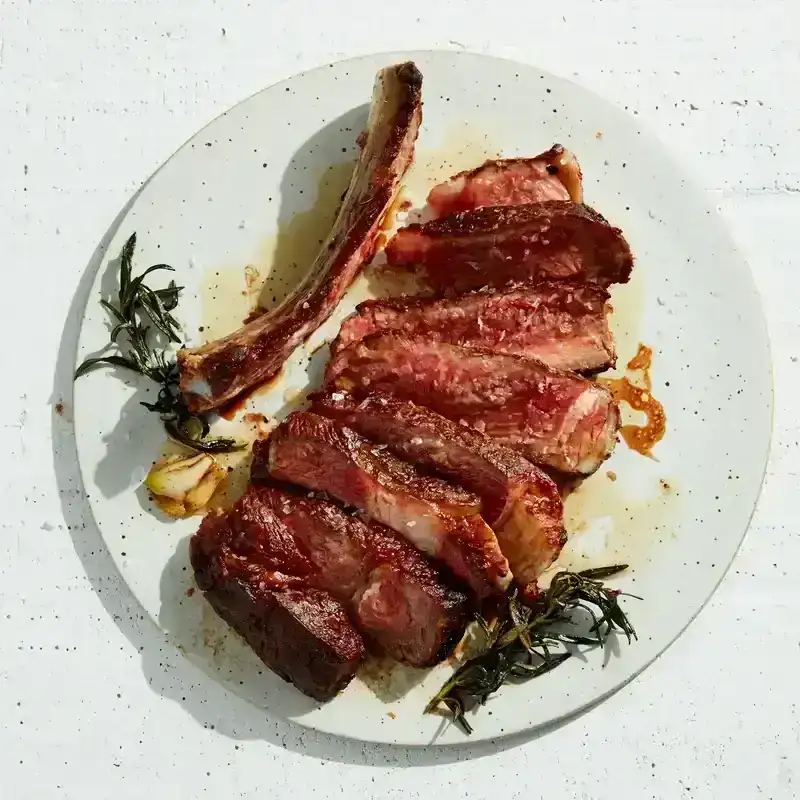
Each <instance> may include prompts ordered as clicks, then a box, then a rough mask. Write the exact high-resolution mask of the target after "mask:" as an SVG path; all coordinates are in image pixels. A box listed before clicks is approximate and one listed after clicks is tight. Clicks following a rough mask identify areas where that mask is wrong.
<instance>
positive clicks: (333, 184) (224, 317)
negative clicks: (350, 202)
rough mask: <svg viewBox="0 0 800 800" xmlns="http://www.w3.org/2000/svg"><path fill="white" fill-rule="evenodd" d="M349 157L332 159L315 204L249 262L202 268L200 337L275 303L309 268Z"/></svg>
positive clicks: (348, 171)
mask: <svg viewBox="0 0 800 800" xmlns="http://www.w3.org/2000/svg"><path fill="white" fill-rule="evenodd" d="M352 174H353V162H343V163H338V164H331V165H330V166H329V167H328V168H327V169H326V170H325V171H324V172H323V174H322V175H321V176H320V179H319V183H318V185H317V193H316V198H315V200H314V203H313V206H312V207H311V208H309V209H307V210H305V211H298V212H297V213H295V214H293V215H291V216H290V217H289V218H288V219H287V220H285V221H283V222H281V223H279V225H278V230H277V232H276V233H275V234H273V235H272V236H268V237H266V238H265V239H264V240H263V241H262V242H261V244H260V245H259V247H258V249H257V251H256V252H255V253H254V254H253V256H252V258H251V259H250V261H249V263H246V264H238V265H233V266H230V265H229V266H220V267H214V268H210V269H208V270H207V271H206V274H205V276H204V280H203V292H202V330H201V335H202V338H203V341H206V342H210V341H213V340H214V339H218V338H220V337H221V336H225V335H227V334H229V333H232V332H233V331H235V330H236V329H237V328H239V327H241V325H242V324H243V322H244V321H245V320H247V319H252V318H254V316H257V315H258V313H259V312H263V311H270V310H271V309H273V308H275V307H276V306H277V305H279V304H280V303H281V302H282V301H283V300H284V299H285V298H286V297H287V295H289V293H290V292H291V291H292V289H293V288H294V287H295V286H297V285H298V284H299V283H300V281H301V279H302V278H303V276H304V275H305V274H306V273H307V272H308V270H309V269H310V267H311V264H312V263H313V261H314V259H315V258H316V256H317V253H318V252H319V249H320V245H321V244H322V243H323V242H324V240H325V237H326V236H327V235H328V233H330V230H331V227H332V226H333V221H334V219H335V217H336V213H337V212H338V210H339V206H340V205H341V201H342V195H343V194H344V192H345V191H346V190H347V186H348V184H349V182H350V177H351V176H352Z"/></svg>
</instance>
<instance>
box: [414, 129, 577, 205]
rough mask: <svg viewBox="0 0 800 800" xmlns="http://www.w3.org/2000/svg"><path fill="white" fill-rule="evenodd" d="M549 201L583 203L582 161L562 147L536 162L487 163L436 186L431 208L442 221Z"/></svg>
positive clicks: (520, 159)
mask: <svg viewBox="0 0 800 800" xmlns="http://www.w3.org/2000/svg"><path fill="white" fill-rule="evenodd" d="M545 200H573V201H574V202H576V203H582V202H583V185H582V175H581V168H580V165H579V164H578V160H577V159H576V158H575V156H574V155H573V154H572V153H570V152H569V151H568V150H565V149H564V148H563V147H562V146H561V145H560V144H554V145H553V146H552V147H551V148H550V149H549V150H548V151H546V152H544V153H541V154H540V155H538V156H535V157H534V158H504V159H497V160H494V161H487V162H486V163H485V164H482V165H481V166H480V167H477V168H476V169H472V170H467V171H464V172H459V173H458V175H454V176H453V177H452V178H450V179H449V180H447V181H445V182H444V183H441V184H439V185H438V186H435V187H434V188H433V189H432V190H431V192H430V194H429V195H428V205H429V206H430V207H431V208H432V209H433V210H434V212H436V215H437V216H439V217H444V216H446V215H448V214H454V213H456V212H457V211H470V210H472V209H473V208H480V207H481V206H511V205H521V204H523V203H541V202H543V201H545Z"/></svg>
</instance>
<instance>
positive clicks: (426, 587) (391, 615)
mask: <svg viewBox="0 0 800 800" xmlns="http://www.w3.org/2000/svg"><path fill="white" fill-rule="evenodd" d="M268 453H269V445H268V443H267V442H256V444H255V446H254V448H253V477H254V480H258V479H259V478H261V479H263V477H264V475H265V473H268V469H269V463H268V460H269V455H268ZM255 491H257V492H258V495H259V498H260V499H261V500H262V501H263V502H264V503H266V504H267V505H268V506H269V507H270V508H271V509H272V510H273V511H274V513H275V515H276V516H277V517H278V518H279V519H280V520H281V521H282V522H283V523H284V525H286V527H287V528H288V529H289V530H290V531H291V532H292V534H293V535H294V537H295V540H296V541H297V542H298V544H299V546H300V547H302V549H303V550H304V551H305V552H306V553H307V554H308V557H309V559H310V561H311V562H312V563H313V566H314V570H315V573H314V574H315V580H316V581H317V584H318V586H319V587H320V588H322V589H325V590H326V591H328V592H330V593H331V594H332V595H333V596H334V597H336V598H337V599H338V600H340V601H341V602H342V603H343V604H344V606H345V607H346V608H347V610H348V613H349V615H350V618H351V619H352V620H353V622H354V624H355V626H356V628H358V630H359V631H360V632H361V633H362V634H363V635H364V636H365V637H366V639H367V643H368V646H369V647H370V649H374V648H373V645H374V646H375V647H377V649H378V650H379V651H380V652H382V653H384V654H385V655H388V656H390V657H391V658H394V659H396V660H398V661H403V662H404V663H406V664H410V665H411V666H413V667H428V666H431V665H433V664H436V663H438V662H439V661H441V660H442V659H443V658H445V657H446V656H447V655H448V654H449V653H450V651H451V650H452V648H453V647H454V646H455V644H456V643H457V642H458V641H459V640H460V639H461V636H462V635H463V632H464V626H465V624H466V621H467V615H466V612H467V597H466V595H464V594H463V593H462V592H459V591H456V590H455V589H453V588H452V587H450V586H449V585H448V584H447V582H446V581H445V580H444V578H443V576H442V575H441V574H440V573H439V572H438V571H437V570H436V569H435V568H434V567H433V566H432V565H431V564H430V563H428V561H427V559H426V558H425V556H423V555H422V554H421V553H420V552H419V551H418V550H417V549H416V548H415V547H413V546H412V545H411V544H409V543H408V542H407V541H406V540H405V539H403V538H402V537H401V536H400V535H399V534H397V533H395V532H394V531H392V530H390V529H389V528H386V527H384V526H383V525H379V524H378V523H375V522H364V521H362V520H361V519H359V518H358V517H355V516H353V515H352V514H347V513H346V512H345V511H344V510H343V509H342V508H340V507H339V506H337V505H335V504H334V503H330V502H328V501H326V500H323V499H320V498H317V497H308V496H307V494H306V493H305V492H298V491H295V490H290V489H288V488H286V487H284V486H276V485H270V484H267V485H263V486H258V488H257V489H255Z"/></svg>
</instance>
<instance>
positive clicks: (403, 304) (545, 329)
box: [331, 282, 616, 373]
mask: <svg viewBox="0 0 800 800" xmlns="http://www.w3.org/2000/svg"><path fill="white" fill-rule="evenodd" d="M607 300H608V292H607V291H606V290H605V289H603V288H601V287H599V286H595V285H593V284H573V283H564V282H543V283H539V284H534V285H526V284H523V285H521V286H512V287H509V288H507V289H484V290H482V291H476V292H470V293H467V294H462V295H459V296H457V297H452V298H434V299H431V298H419V297H405V298H396V299H389V300H367V301H366V302H364V303H361V304H360V305H359V306H358V308H357V309H356V311H355V313H354V314H351V315H350V316H349V317H348V318H347V319H346V320H345V321H344V322H343V323H342V327H341V329H340V331H339V335H338V337H337V338H336V339H335V340H334V342H333V344H332V345H331V351H332V352H333V354H334V355H335V354H336V353H338V352H339V351H340V350H343V349H344V348H345V347H348V346H349V345H351V344H352V343H353V342H357V341H360V340H361V339H363V338H364V337H365V336H369V335H371V334H373V333H376V332H378V331H396V332H398V333H403V334H406V335H420V336H422V335H424V336H428V337H429V338H431V339H436V340H437V341H442V342H450V343H451V344H460V345H463V346H464V347H479V348H482V349H484V350H491V351H492V352H494V353H516V354H518V355H521V356H526V357H528V358H538V359H539V360H540V361H544V363H545V364H548V365H550V366H551V367H556V368H558V369H568V370H574V371H577V372H587V373H595V372H602V371H603V370H606V369H609V368H610V367H613V366H614V364H615V363H616V353H615V349H614V336H613V334H612V333H611V330H610V328H609V326H608V308H609V307H608V305H607Z"/></svg>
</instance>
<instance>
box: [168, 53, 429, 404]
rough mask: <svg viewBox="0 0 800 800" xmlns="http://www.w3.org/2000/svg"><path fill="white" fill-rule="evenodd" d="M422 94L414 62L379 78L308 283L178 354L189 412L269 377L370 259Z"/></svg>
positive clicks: (402, 168) (403, 166)
mask: <svg viewBox="0 0 800 800" xmlns="http://www.w3.org/2000/svg"><path fill="white" fill-rule="evenodd" d="M421 92H422V75H421V74H420V72H419V70H418V69H417V68H416V66H415V65H414V64H413V63H412V62H407V63H404V64H397V65H395V66H392V67H387V68H386V69H383V70H381V71H380V72H379V73H378V75H377V77H376V80H375V89H374V92H373V98H372V105H371V108H370V113H369V119H368V122H367V130H366V134H365V136H364V138H363V147H362V149H361V156H360V158H359V161H358V164H357V165H356V168H355V171H354V173H353V177H352V179H351V182H350V187H349V188H348V190H347V193H346V195H345V198H344V201H343V202H342V207H341V209H340V210H339V214H338V216H337V218H336V221H335V222H334V225H333V229H332V230H331V232H330V234H329V236H328V238H327V240H326V241H325V243H324V244H323V245H322V248H321V250H320V252H319V255H318V256H317V258H316V260H315V261H314V263H313V265H311V267H310V271H309V273H308V275H307V276H306V278H305V279H304V280H303V281H302V283H301V284H300V285H299V286H298V287H297V289H295V291H294V292H292V294H291V295H289V297H287V298H286V300H285V301H284V302H283V303H282V304H281V305H280V306H279V307H278V308H276V309H274V310H273V311H271V312H270V313H268V314H264V315H262V316H260V317H258V318H257V319H255V320H253V321H252V322H250V323H248V324H247V325H245V326H244V327H242V328H240V329H239V330H238V331H235V332H234V333H232V334H230V335H229V336H226V337H224V338H222V339H218V340H217V341H214V342H210V343H208V344H206V345H203V346H202V347H198V348H193V349H184V350H180V351H179V352H178V366H179V369H180V388H181V391H182V392H183V394H184V396H185V397H186V400H187V403H188V405H189V407H190V409H191V410H192V411H193V412H197V411H206V410H208V409H212V408H218V407H219V406H221V405H223V404H224V403H226V402H228V401H230V400H232V399H234V398H235V397H236V396H237V395H239V394H241V393H242V392H244V391H246V390H248V389H251V388H252V387H254V386H257V385H258V384H261V383H264V382H265V381H267V380H269V379H270V378H272V377H274V376H275V375H276V374H277V373H278V371H279V370H280V368H281V366H282V365H283V363H284V362H285V361H286V359H287V358H288V357H289V356H290V355H291V353H292V352H293V351H294V349H295V348H296V347H297V346H298V345H299V344H300V343H301V342H303V341H304V340H305V339H307V338H308V337H309V336H310V335H311V334H312V333H313V332H314V331H315V330H316V329H317V328H318V327H319V326H320V325H321V324H322V323H323V322H324V321H325V320H326V319H327V318H328V317H329V316H330V314H331V312H332V311H333V309H334V308H335V307H336V305H337V304H338V303H339V300H341V298H342V296H343V295H344V293H345V292H346V291H347V288H348V287H349V286H350V284H351V283H352V281H353V280H354V278H355V277H356V275H357V274H358V272H359V271H360V269H361V267H362V265H363V264H364V263H366V262H367V261H369V260H370V259H371V258H372V256H373V255H374V253H375V249H376V247H377V244H378V238H379V235H380V233H381V223H382V221H383V218H384V216H385V215H386V213H387V211H388V209H389V208H390V207H391V205H392V203H393V202H394V200H395V197H396V196H397V192H398V191H399V188H400V181H401V179H402V177H403V175H404V174H405V172H406V170H407V169H408V167H409V165H410V164H411V160H412V157H413V154H414V144H415V142H416V138H417V132H418V130H419V126H420V122H421V120H422V95H421Z"/></svg>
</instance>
